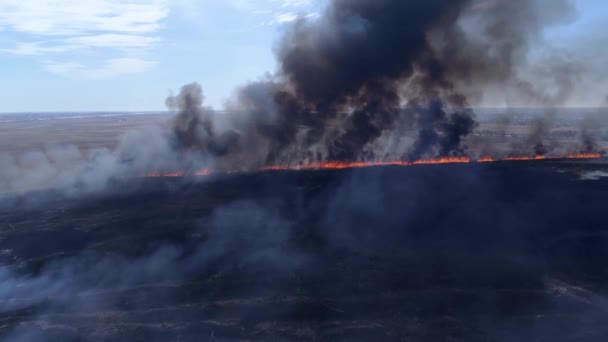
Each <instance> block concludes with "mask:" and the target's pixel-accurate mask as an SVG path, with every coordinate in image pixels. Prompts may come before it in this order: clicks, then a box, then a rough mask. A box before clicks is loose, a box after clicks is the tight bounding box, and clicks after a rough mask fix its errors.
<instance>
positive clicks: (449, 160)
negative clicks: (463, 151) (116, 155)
mask: <svg viewBox="0 0 608 342" xmlns="http://www.w3.org/2000/svg"><path fill="white" fill-rule="evenodd" d="M600 158H602V155H601V154H599V153H582V154H570V155H568V156H567V157H558V156H555V157H546V156H533V157H529V156H512V157H507V158H504V159H500V160H499V159H494V158H492V157H482V158H479V159H477V160H475V161H473V160H472V159H471V158H469V157H444V158H438V159H424V160H416V161H412V162H409V161H401V160H397V161H374V162H338V161H328V162H319V163H309V164H302V165H297V166H290V165H270V166H266V167H263V168H261V169H260V170H261V171H298V170H344V169H358V168H367V167H377V166H415V165H438V164H468V163H472V162H477V163H494V162H500V161H540V160H556V159H562V160H568V159H572V160H575V159H576V160H582V159H586V160H591V159H600ZM214 173H232V172H230V171H223V172H218V171H214V170H210V169H202V170H199V171H195V172H184V171H180V172H167V173H162V172H152V173H149V174H148V175H147V177H184V176H208V175H211V174H214Z"/></svg>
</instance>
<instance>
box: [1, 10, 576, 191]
mask: <svg viewBox="0 0 608 342" xmlns="http://www.w3.org/2000/svg"><path fill="white" fill-rule="evenodd" d="M573 13H574V7H573V5H572V3H571V2H570V1H568V0H556V1H549V0H516V1H506V0H504V1H476V0H413V1H401V0H356V1H352V0H333V1H331V2H330V3H329V4H328V6H327V7H326V9H325V10H324V12H323V13H322V15H320V16H319V18H315V19H310V18H309V19H302V20H299V21H297V22H296V23H294V24H293V25H292V26H291V27H290V28H288V29H287V31H286V32H285V34H284V35H283V37H282V39H281V40H280V41H279V44H278V46H277V51H276V55H277V59H278V65H279V69H278V70H277V71H276V72H275V73H274V74H269V75H267V76H265V77H264V79H262V80H261V81H257V82H253V83H250V84H247V85H245V86H243V87H242V88H240V89H239V90H238V91H237V93H236V95H235V96H234V98H233V99H232V100H230V101H228V103H227V105H226V108H225V109H226V110H225V111H224V113H221V114H220V113H217V112H214V111H213V110H211V109H210V108H206V107H205V106H204V95H203V92H202V88H201V86H199V85H198V84H189V85H186V86H184V87H183V88H182V89H181V91H180V92H179V94H177V95H176V96H170V97H169V98H168V99H167V101H166V103H167V106H168V107H169V108H170V109H171V110H173V111H175V112H176V113H177V114H176V116H175V118H174V120H173V121H172V122H171V125H170V127H169V129H168V130H166V131H162V130H158V129H157V130H156V132H153V133H142V132H132V133H130V134H129V135H128V136H127V137H126V138H125V139H124V140H123V142H122V143H121V145H120V147H119V148H118V151H117V152H112V153H110V152H98V153H96V154H94V156H86V157H85V158H83V159H84V161H82V162H81V163H79V164H78V165H77V167H71V168H70V171H69V172H68V173H71V175H70V176H69V177H68V176H67V175H66V177H63V176H64V174H65V171H63V169H62V168H61V167H58V168H56V167H55V166H57V165H62V164H64V163H62V162H59V163H56V162H55V161H54V160H55V159H54V157H50V156H49V153H48V151H45V153H43V154H42V155H38V156H34V157H32V158H30V159H34V162H35V163H37V165H38V166H36V167H31V168H29V169H28V168H25V171H24V168H23V166H22V164H23V163H24V160H23V158H25V157H23V158H20V159H21V160H17V161H14V160H13V161H10V162H8V165H9V167H8V168H6V169H5V170H4V171H0V172H2V173H0V182H1V183H2V184H5V185H6V188H7V189H9V190H8V192H15V191H20V190H23V189H25V190H30V189H32V188H39V186H38V184H43V185H44V184H47V183H49V182H51V183H53V182H54V186H63V187H66V186H67V187H69V188H72V189H73V188H85V189H88V188H92V189H93V188H100V187H103V184H106V183H108V182H110V181H111V180H112V179H114V178H116V177H119V176H123V175H128V176H132V175H138V176H139V175H142V174H146V173H147V172H153V171H163V170H176V169H179V170H186V171H188V170H190V169H193V168H197V167H200V166H201V165H209V163H212V162H213V163H214V165H217V166H219V167H220V168H226V169H231V170H235V169H251V168H256V167H260V166H264V165H269V164H275V163H287V164H297V163H305V162H311V161H321V160H345V161H354V160H367V159H379V158H392V159H402V158H406V159H417V158H429V157H439V156H441V157H443V156H460V155H465V154H471V151H470V150H469V148H468V146H466V143H465V142H466V141H467V139H466V138H467V136H469V135H470V134H471V133H472V132H473V131H474V130H475V128H476V126H477V124H476V120H475V114H474V111H473V110H472V106H473V105H474V104H475V103H477V102H478V101H480V100H481V99H482V98H483V96H484V95H485V90H486V88H492V87H496V86H509V87H511V88H513V89H516V92H517V93H518V94H520V95H521V94H525V96H528V97H529V98H534V99H537V100H538V102H539V103H540V104H542V105H558V104H559V103H558V102H559V101H562V100H563V99H565V98H567V97H568V94H569V92H571V90H572V89H573V88H574V86H575V84H576V80H577V77H578V75H579V67H578V65H577V64H576V63H575V62H572V61H570V60H568V59H563V58H562V59H552V62H551V63H543V64H542V65H543V67H539V68H536V70H537V72H536V73H535V74H534V73H528V74H530V75H532V74H534V75H536V76H534V77H535V78H548V79H550V81H551V84H552V86H551V87H542V86H537V85H535V84H534V82H531V81H530V80H529V79H527V78H526V77H522V76H521V74H522V72H525V71H526V70H528V69H529V65H528V64H529V61H528V52H529V50H530V48H531V47H533V46H535V45H536V44H539V42H540V41H541V40H542V33H543V29H544V28H545V27H547V26H549V25H554V24H559V23H563V22H568V21H569V20H571V19H572V18H573ZM526 68H528V69H526ZM520 95H518V96H520ZM521 96H523V95H521ZM541 131H542V130H541ZM404 132H410V133H411V132H416V133H415V134H413V142H412V143H411V144H409V145H404V144H403V143H394V144H389V145H388V146H387V145H385V144H384V142H385V141H398V140H400V139H401V137H402V136H403V134H404ZM542 132H544V131H542ZM542 132H541V133H542ZM533 137H534V138H530V139H528V140H529V144H530V145H532V146H529V147H528V148H527V149H529V150H532V149H534V150H536V153H543V154H544V153H546V152H547V150H546V148H545V146H544V145H543V143H542V139H541V138H538V139H536V136H533ZM70 153H72V152H70ZM68 157H70V156H69V155H68ZM28 158H29V157H28ZM70 158H71V157H70ZM26 159H27V158H26ZM60 159H61V158H60ZM25 163H26V164H27V163H30V162H28V161H27V160H25ZM30 164H31V163H30ZM40 165H42V166H43V167H39V166H40ZM6 170H8V171H6ZM15 170H17V171H15ZM89 170H95V171H94V172H93V173H89ZM99 170H105V171H106V172H102V171H99ZM100 172H101V174H100ZM24 175H27V177H24ZM58 175H59V176H58ZM57 179H59V180H57ZM74 179H77V181H74ZM32 184H35V185H36V186H35V187H33V186H31V185H32ZM83 184H84V185H83Z"/></svg>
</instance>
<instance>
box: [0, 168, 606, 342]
mask: <svg viewBox="0 0 608 342" xmlns="http://www.w3.org/2000/svg"><path fill="white" fill-rule="evenodd" d="M595 167H596V166H593V165H589V164H580V163H579V164H572V163H569V164H566V163H564V164H562V163H538V162H536V163H525V162H521V163H497V164H488V165H441V166H420V167H411V168H394V167H389V168H371V169H360V170H345V171H305V172H304V171H302V172H266V173H259V174H251V175H238V176H224V177H209V178H206V179H204V180H203V179H197V180H188V179H146V180H142V181H139V182H138V184H136V185H133V184H128V186H126V185H125V184H122V185H121V184H119V185H117V187H116V188H117V190H115V191H113V192H111V193H106V194H103V195H96V196H89V197H87V198H78V199H75V198H72V199H70V198H66V197H65V196H58V195H55V194H36V195H31V196H30V197H29V198H27V197H26V198H17V199H12V200H10V201H9V200H4V202H2V203H3V204H2V206H0V263H1V265H2V266H0V339H5V340H7V341H47V340H48V341H235V340H236V341H240V340H243V341H252V340H262V341H284V340H285V341H290V340H301V341H315V340H316V341H367V340H374V341H385V340H386V341H483V342H487V341H608V324H607V323H608V299H607V297H606V295H607V291H608V264H607V261H608V210H607V203H608V179H606V180H603V179H600V180H596V181H581V180H579V177H578V176H577V175H576V172H580V171H582V170H586V169H593V168H595ZM564 170H565V171H567V172H560V171H564ZM123 189H124V190H123ZM32 196H36V197H37V198H36V199H33V197H32Z"/></svg>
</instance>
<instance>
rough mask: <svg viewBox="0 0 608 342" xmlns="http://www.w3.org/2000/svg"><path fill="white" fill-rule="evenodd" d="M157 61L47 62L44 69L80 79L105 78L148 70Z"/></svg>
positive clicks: (122, 59) (136, 59)
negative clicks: (97, 64) (93, 64)
mask: <svg viewBox="0 0 608 342" xmlns="http://www.w3.org/2000/svg"><path fill="white" fill-rule="evenodd" d="M156 64H157V62H154V61H149V60H145V59H140V58H112V59H108V60H106V61H105V62H104V63H103V64H101V65H99V66H87V65H83V64H81V63H77V62H60V63H46V64H45V66H44V69H45V70H46V71H48V72H50V73H54V74H58V75H61V76H65V77H68V78H72V79H79V80H103V79H110V78H114V77H117V76H121V75H127V74H136V73H141V72H146V71H148V70H150V68H152V67H154V66H155V65H156Z"/></svg>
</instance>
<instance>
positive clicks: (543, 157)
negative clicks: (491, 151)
mask: <svg viewBox="0 0 608 342" xmlns="http://www.w3.org/2000/svg"><path fill="white" fill-rule="evenodd" d="M547 159H563V158H561V157H555V158H547V157H545V156H534V157H526V156H515V157H507V158H505V159H503V160H504V161H527V160H547Z"/></svg>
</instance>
